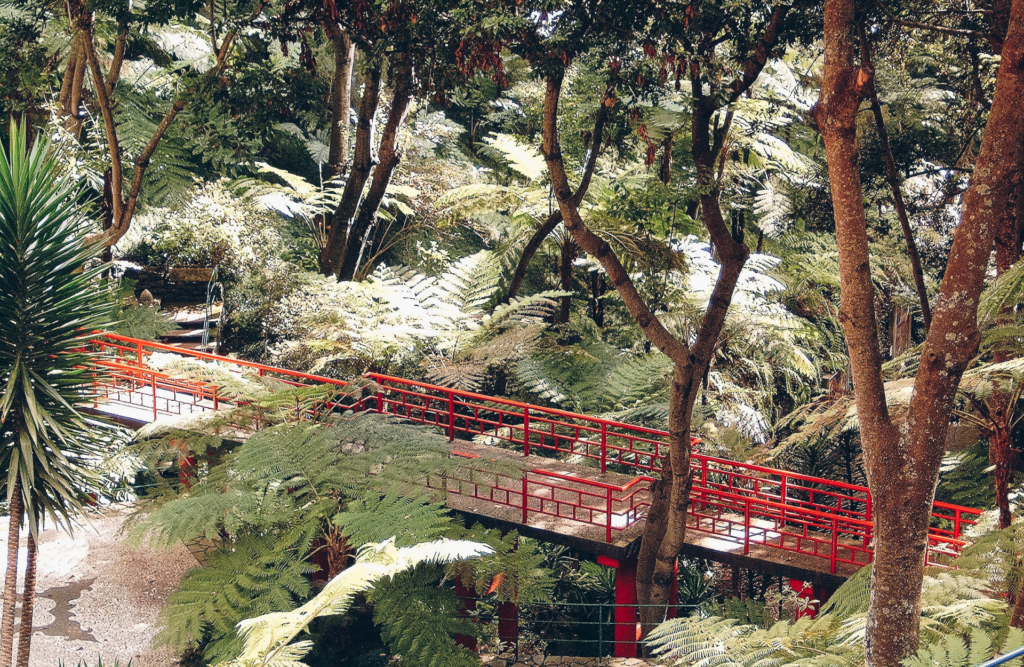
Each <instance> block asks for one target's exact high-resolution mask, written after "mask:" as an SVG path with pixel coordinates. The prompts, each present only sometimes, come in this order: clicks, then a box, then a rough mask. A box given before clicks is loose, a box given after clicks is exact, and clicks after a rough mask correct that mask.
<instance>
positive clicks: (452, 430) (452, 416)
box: [448, 391, 455, 442]
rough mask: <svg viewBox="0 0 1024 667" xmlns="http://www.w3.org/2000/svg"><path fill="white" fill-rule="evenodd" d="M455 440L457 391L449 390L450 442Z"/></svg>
mask: <svg viewBox="0 0 1024 667" xmlns="http://www.w3.org/2000/svg"><path fill="white" fill-rule="evenodd" d="M453 440H455V393H454V392H452V391H449V392H448V442H452V441H453Z"/></svg>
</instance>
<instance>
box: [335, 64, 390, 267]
mask: <svg viewBox="0 0 1024 667" xmlns="http://www.w3.org/2000/svg"><path fill="white" fill-rule="evenodd" d="M380 77H381V71H380V66H379V65H376V66H374V67H372V68H371V69H370V70H369V71H368V72H367V73H366V79H365V82H364V84H363V98H362V99H361V100H360V103H359V118H358V120H357V121H356V145H355V155H354V157H353V159H352V170H351V171H350V172H349V176H348V180H347V181H345V190H344V191H343V192H342V195H341V201H340V202H339V203H338V208H337V209H335V211H334V215H333V216H332V217H331V224H330V230H329V231H328V234H327V245H325V246H324V250H323V253H322V255H321V257H320V272H321V273H323V274H324V275H325V276H332V275H336V274H337V273H338V269H339V268H340V267H341V261H342V258H343V256H344V253H345V248H346V246H348V245H349V235H350V233H349V231H350V230H349V227H350V226H351V225H352V220H353V217H354V216H355V214H356V210H357V209H358V208H359V200H360V199H361V198H362V196H363V187H364V186H365V185H366V181H367V180H368V179H369V178H370V172H371V171H372V170H373V165H374V158H373V129H374V128H373V125H374V116H375V115H376V113H377V106H378V104H379V103H380Z"/></svg>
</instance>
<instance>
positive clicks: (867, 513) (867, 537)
mask: <svg viewBox="0 0 1024 667" xmlns="http://www.w3.org/2000/svg"><path fill="white" fill-rule="evenodd" d="M864 502H865V503H866V504H867V507H865V508H864V518H865V519H866V520H867V521H868V523H870V524H871V525H870V526H868V528H867V530H865V531H864V547H865V548H867V546H868V545H869V544H870V543H871V538H872V537H874V534H875V520H874V519H873V518H872V516H871V492H870V491H869V492H868V494H867V500H865V501H864Z"/></svg>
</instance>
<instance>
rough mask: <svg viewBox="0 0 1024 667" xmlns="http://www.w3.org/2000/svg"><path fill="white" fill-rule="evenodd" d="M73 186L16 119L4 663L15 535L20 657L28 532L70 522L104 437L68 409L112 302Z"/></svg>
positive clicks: (1, 202)
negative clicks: (86, 340) (21, 566)
mask: <svg viewBox="0 0 1024 667" xmlns="http://www.w3.org/2000/svg"><path fill="white" fill-rule="evenodd" d="M80 195H81V189H80V187H79V186H78V185H77V184H76V183H75V182H74V181H73V180H71V179H70V178H69V177H67V176H66V175H64V174H62V173H61V170H60V167H59V166H58V163H57V161H56V160H55V159H54V155H53V153H52V151H51V150H50V148H49V145H48V142H47V141H45V140H42V141H36V142H35V143H34V145H33V146H32V147H31V149H29V147H28V138H27V133H26V129H25V126H24V125H21V126H17V125H14V124H12V127H11V132H10V146H9V150H7V151H4V150H2V149H0V304H3V305H2V306H0V311H2V316H0V388H2V392H3V393H2V395H0V491H2V492H4V493H5V494H6V498H7V501H8V503H9V507H10V529H9V533H8V544H7V554H8V555H7V572H6V578H5V588H4V596H3V625H2V626H0V630H2V637H0V667H9V665H10V664H11V660H12V652H13V649H14V611H15V601H16V584H17V567H18V562H17V561H18V542H19V539H18V535H19V531H20V528H21V526H22V522H23V519H24V520H25V521H26V522H27V524H28V528H29V535H30V537H29V540H28V549H29V555H28V570H27V572H26V577H25V586H26V588H25V590H24V591H23V600H24V603H23V605H22V618H21V628H22V632H21V633H20V634H21V637H20V641H19V647H18V661H17V664H18V665H27V664H28V654H29V649H30V646H31V640H32V632H31V628H32V618H31V616H32V606H33V605H32V600H33V597H34V595H35V590H34V586H35V561H36V558H35V548H36V539H35V537H36V535H37V534H38V531H39V528H40V526H41V524H42V521H43V520H44V518H49V519H50V520H51V521H52V522H53V523H54V524H56V525H58V526H62V527H65V528H68V529H70V527H71V520H72V517H73V515H74V514H75V513H76V512H77V511H79V510H80V509H81V508H82V506H83V504H84V503H85V502H86V501H87V498H88V496H87V492H88V490H90V489H91V488H94V482H95V476H94V474H93V473H91V472H90V470H89V467H90V464H91V465H93V466H95V463H96V460H97V458H98V457H99V455H100V454H101V452H102V449H101V447H102V444H101V441H100V440H99V439H97V437H96V436H95V435H93V434H92V433H91V431H94V430H95V429H90V427H89V426H88V424H87V423H86V421H85V419H84V418H83V416H82V415H81V413H80V412H79V411H78V410H77V409H76V404H78V403H80V402H81V401H82V400H83V398H84V397H85V395H86V391H87V389H88V387H89V386H90V383H91V378H90V376H89V375H88V373H89V371H88V369H87V367H86V362H87V361H88V357H87V355H85V354H84V353H83V352H81V351H80V349H81V347H82V344H83V339H82V334H83V332H88V331H91V330H93V329H98V328H102V327H103V326H104V325H105V324H106V323H107V316H108V315H109V313H110V312H111V309H110V304H109V301H108V299H107V298H106V292H105V290H103V289H99V288H98V280H99V277H100V272H101V271H102V269H103V267H96V268H93V269H87V270H83V268H82V267H83V266H85V265H86V264H87V263H88V262H89V261H90V260H91V259H92V258H94V257H95V256H96V254H97V249H96V248H93V247H89V246H86V245H85V244H84V239H85V237H86V235H87V234H88V233H90V232H94V231H95V228H96V223H95V221H93V220H91V219H90V218H89V217H88V216H87V215H85V213H84V211H83V208H82V207H81V206H80V204H79V198H80Z"/></svg>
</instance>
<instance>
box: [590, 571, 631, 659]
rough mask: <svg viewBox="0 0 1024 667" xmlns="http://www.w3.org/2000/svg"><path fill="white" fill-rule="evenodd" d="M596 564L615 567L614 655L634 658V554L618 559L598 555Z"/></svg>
mask: <svg viewBox="0 0 1024 667" xmlns="http://www.w3.org/2000/svg"><path fill="white" fill-rule="evenodd" d="M597 564H598V565H604V566H605V567H614V568H615V657H616V658H635V657H637V648H638V642H637V640H638V639H639V638H640V637H639V634H640V632H639V625H638V623H637V622H638V621H639V615H638V614H637V602H636V556H633V557H631V558H628V559H626V560H624V561H619V560H616V559H614V558H608V557H607V556H598V557H597Z"/></svg>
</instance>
